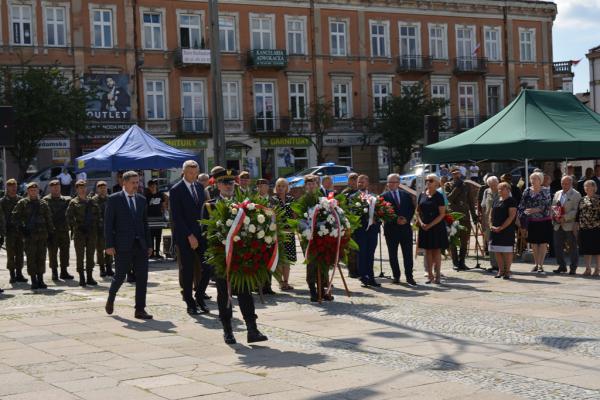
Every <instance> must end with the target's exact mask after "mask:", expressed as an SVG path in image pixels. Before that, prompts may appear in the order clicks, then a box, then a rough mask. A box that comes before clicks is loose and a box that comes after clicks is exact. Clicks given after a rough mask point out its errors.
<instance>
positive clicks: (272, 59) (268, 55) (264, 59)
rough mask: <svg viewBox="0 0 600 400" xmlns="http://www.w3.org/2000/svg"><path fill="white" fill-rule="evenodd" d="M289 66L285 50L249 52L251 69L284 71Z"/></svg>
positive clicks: (255, 50) (256, 50)
mask: <svg viewBox="0 0 600 400" xmlns="http://www.w3.org/2000/svg"><path fill="white" fill-rule="evenodd" d="M287 64H288V56H287V52H286V51H285V50H283V49H254V50H248V66H249V67H253V68H272V69H282V68H285V67H287Z"/></svg>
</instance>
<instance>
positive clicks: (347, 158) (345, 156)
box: [338, 146, 352, 167]
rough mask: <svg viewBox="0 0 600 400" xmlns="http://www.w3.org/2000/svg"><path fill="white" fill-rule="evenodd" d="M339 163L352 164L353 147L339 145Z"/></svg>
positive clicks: (349, 165)
mask: <svg viewBox="0 0 600 400" xmlns="http://www.w3.org/2000/svg"><path fill="white" fill-rule="evenodd" d="M338 164H340V165H346V166H348V167H351V166H352V147H351V146H341V147H338Z"/></svg>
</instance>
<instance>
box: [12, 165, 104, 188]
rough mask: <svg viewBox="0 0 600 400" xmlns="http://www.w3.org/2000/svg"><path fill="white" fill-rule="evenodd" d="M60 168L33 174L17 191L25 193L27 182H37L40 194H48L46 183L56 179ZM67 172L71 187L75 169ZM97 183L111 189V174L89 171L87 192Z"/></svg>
mask: <svg viewBox="0 0 600 400" xmlns="http://www.w3.org/2000/svg"><path fill="white" fill-rule="evenodd" d="M63 168H64V167H62V166H52V167H47V168H43V169H41V170H40V171H39V172H38V173H37V174H34V175H32V176H30V177H29V178H27V179H26V180H25V181H23V182H22V183H21V186H20V188H19V191H20V192H21V193H25V190H26V189H25V186H26V184H27V183H28V182H37V184H38V187H39V189H40V194H41V195H45V194H47V192H48V190H47V189H48V183H50V181H51V180H53V179H56V177H57V176H58V175H59V174H60V173H61V171H62V169H63ZM66 168H67V171H68V172H69V174H70V175H71V177H72V178H73V186H74V184H75V177H76V173H75V167H74V166H71V165H70V166H67V167H66ZM98 181H106V182H107V183H108V187H109V188H111V187H112V173H111V172H110V171H90V172H88V173H87V189H88V192H91V191H94V189H95V188H96V183H97V182H98Z"/></svg>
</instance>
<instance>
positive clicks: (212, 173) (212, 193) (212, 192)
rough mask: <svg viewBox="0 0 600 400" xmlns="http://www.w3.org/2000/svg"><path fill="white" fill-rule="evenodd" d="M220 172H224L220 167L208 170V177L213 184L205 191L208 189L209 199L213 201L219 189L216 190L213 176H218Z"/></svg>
mask: <svg viewBox="0 0 600 400" xmlns="http://www.w3.org/2000/svg"><path fill="white" fill-rule="evenodd" d="M222 171H225V168H223V167H221V166H220V165H217V166H215V167H213V168H212V169H211V170H210V177H211V178H212V180H213V184H212V185H210V186H208V187H207V189H208V194H209V195H210V198H211V199H214V198H215V197H217V196H218V195H219V189H218V188H217V182H216V181H215V175H216V174H220V173H221V172H222Z"/></svg>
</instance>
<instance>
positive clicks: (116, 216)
mask: <svg viewBox="0 0 600 400" xmlns="http://www.w3.org/2000/svg"><path fill="white" fill-rule="evenodd" d="M139 182H140V178H139V176H138V174H137V172H135V171H128V172H126V173H124V174H123V190H122V191H120V192H117V193H114V194H112V195H111V196H110V197H109V198H108V201H107V203H106V210H105V212H104V237H105V240H106V247H105V248H106V250H105V252H106V254H108V255H109V256H113V257H114V259H115V268H116V271H115V275H114V276H113V279H112V283H111V284H110V289H109V291H108V300H107V301H106V307H105V309H106V313H107V314H112V313H113V310H114V303H115V297H116V296H117V292H118V291H119V288H120V287H121V285H122V284H123V282H124V281H125V275H126V274H127V272H129V270H130V269H131V266H133V269H134V271H135V277H136V282H135V317H136V318H138V319H152V315H150V314H148V313H147V312H146V310H145V308H146V288H147V286H148V257H150V255H151V254H152V242H151V241H150V229H148V214H147V208H146V199H145V198H144V196H142V195H140V194H138V193H137V190H138V185H139Z"/></svg>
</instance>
